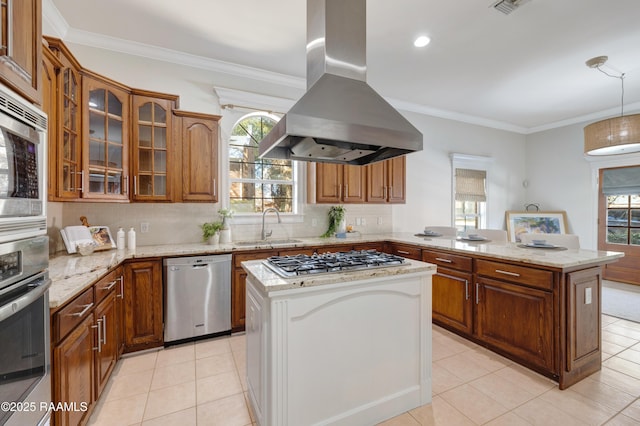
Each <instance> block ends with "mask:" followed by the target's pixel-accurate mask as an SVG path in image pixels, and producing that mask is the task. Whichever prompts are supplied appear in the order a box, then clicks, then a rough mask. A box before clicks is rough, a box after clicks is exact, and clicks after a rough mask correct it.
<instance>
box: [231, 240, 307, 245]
mask: <svg viewBox="0 0 640 426" xmlns="http://www.w3.org/2000/svg"><path fill="white" fill-rule="evenodd" d="M301 242H302V241H301V240H294V239H286V240H255V241H238V242H236V243H234V244H235V245H237V246H275V245H280V244H294V243H301Z"/></svg>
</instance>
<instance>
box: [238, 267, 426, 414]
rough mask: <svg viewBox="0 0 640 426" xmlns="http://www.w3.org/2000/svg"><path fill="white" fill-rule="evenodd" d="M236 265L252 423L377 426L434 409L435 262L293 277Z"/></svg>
mask: <svg viewBox="0 0 640 426" xmlns="http://www.w3.org/2000/svg"><path fill="white" fill-rule="evenodd" d="M242 266H243V267H244V269H245V270H246V272H247V275H248V276H247V299H246V300H247V301H246V309H247V313H246V334H247V386H248V396H249V400H250V403H251V405H252V408H253V411H254V413H255V417H256V420H257V423H258V424H260V425H303V424H305V425H306V424H375V423H378V422H380V421H383V420H385V419H388V418H391V417H394V416H396V415H398V414H400V413H403V412H405V411H408V410H410V409H412V408H414V407H417V406H420V405H423V404H426V403H429V402H431V276H432V275H433V274H434V273H435V266H434V265H431V264H427V263H423V262H420V261H413V260H412V261H409V262H406V263H405V264H403V265H398V266H393V267H385V268H380V269H371V270H362V271H350V272H340V273H328V274H317V275H303V276H296V277H292V278H282V277H280V276H279V275H277V274H276V273H274V272H273V271H272V270H271V269H269V268H268V267H266V266H265V265H264V263H263V261H261V260H256V261H248V262H244V263H243V264H242Z"/></svg>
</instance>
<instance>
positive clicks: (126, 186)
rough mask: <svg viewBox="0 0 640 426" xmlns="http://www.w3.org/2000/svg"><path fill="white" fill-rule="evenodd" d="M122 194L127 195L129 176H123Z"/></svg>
mask: <svg viewBox="0 0 640 426" xmlns="http://www.w3.org/2000/svg"><path fill="white" fill-rule="evenodd" d="M124 193H125V195H129V176H124Z"/></svg>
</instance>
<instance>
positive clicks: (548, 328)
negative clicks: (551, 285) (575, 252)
mask: <svg viewBox="0 0 640 426" xmlns="http://www.w3.org/2000/svg"><path fill="white" fill-rule="evenodd" d="M475 290H476V307H477V314H476V336H477V338H478V339H480V340H482V341H483V342H485V343H488V344H489V345H491V346H493V347H495V348H498V349H500V350H502V351H505V352H508V353H510V354H512V355H514V356H516V357H517V358H519V359H521V360H522V361H523V362H524V363H525V364H528V365H532V366H537V367H539V368H542V369H544V370H545V371H549V372H551V371H554V362H553V337H554V333H553V297H552V294H551V292H547V291H542V290H539V289H535V288H529V287H525V286H521V285H518V284H512V283H508V282H504V281H498V280H494V279H490V278H484V277H479V278H478V279H477V281H476V289H475Z"/></svg>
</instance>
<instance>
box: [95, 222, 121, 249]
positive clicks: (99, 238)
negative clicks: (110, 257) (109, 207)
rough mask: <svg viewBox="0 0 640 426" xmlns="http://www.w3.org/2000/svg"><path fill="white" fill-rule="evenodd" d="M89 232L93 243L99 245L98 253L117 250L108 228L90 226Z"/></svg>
mask: <svg viewBox="0 0 640 426" xmlns="http://www.w3.org/2000/svg"><path fill="white" fill-rule="evenodd" d="M89 232H90V233H91V237H92V238H93V241H95V243H96V244H97V247H96V251H98V250H109V249H112V248H116V243H115V241H113V237H112V236H111V231H110V230H109V227H108V226H90V227H89Z"/></svg>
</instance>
